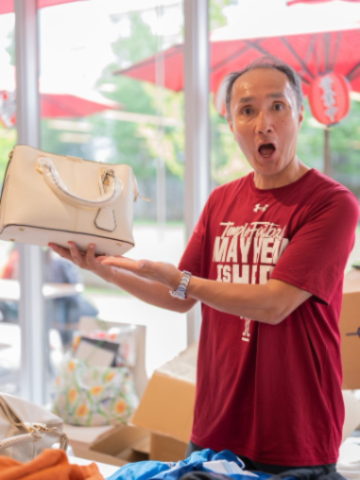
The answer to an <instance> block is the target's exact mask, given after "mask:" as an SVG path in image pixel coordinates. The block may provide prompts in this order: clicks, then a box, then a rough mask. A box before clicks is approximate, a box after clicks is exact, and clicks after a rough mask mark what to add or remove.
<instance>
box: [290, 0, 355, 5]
mask: <svg viewBox="0 0 360 480" xmlns="http://www.w3.org/2000/svg"><path fill="white" fill-rule="evenodd" d="M333 1H334V0H290V1H289V2H287V3H286V5H289V6H291V5H295V4H296V3H310V4H314V3H326V2H333ZM341 1H342V2H352V3H355V2H360V0H341Z"/></svg>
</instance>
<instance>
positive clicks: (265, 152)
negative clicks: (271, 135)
mask: <svg viewBox="0 0 360 480" xmlns="http://www.w3.org/2000/svg"><path fill="white" fill-rule="evenodd" d="M258 150H259V153H260V155H262V156H263V157H265V158H268V157H271V155H272V154H273V153H274V152H275V150H276V147H275V145H274V144H273V143H263V144H262V145H260V147H259V149H258Z"/></svg>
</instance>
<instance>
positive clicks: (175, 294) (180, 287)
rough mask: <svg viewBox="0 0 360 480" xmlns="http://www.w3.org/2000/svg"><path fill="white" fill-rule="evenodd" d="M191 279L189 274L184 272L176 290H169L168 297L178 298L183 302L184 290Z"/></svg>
mask: <svg viewBox="0 0 360 480" xmlns="http://www.w3.org/2000/svg"><path fill="white" fill-rule="evenodd" d="M190 278H191V273H190V272H187V271H184V272H183V274H182V277H181V280H180V283H179V285H178V287H177V289H176V290H170V292H169V293H170V295H171V296H172V297H175V298H180V299H181V300H185V298H186V290H187V288H188V285H189V282H190Z"/></svg>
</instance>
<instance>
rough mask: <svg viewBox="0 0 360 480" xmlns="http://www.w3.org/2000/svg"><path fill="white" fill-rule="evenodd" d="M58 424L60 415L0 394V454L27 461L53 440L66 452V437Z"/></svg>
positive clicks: (59, 423)
mask: <svg viewBox="0 0 360 480" xmlns="http://www.w3.org/2000/svg"><path fill="white" fill-rule="evenodd" d="M62 427H63V421H62V420H61V418H59V417H57V416H56V415H54V414H53V413H51V412H49V411H47V410H45V408H43V407H39V406H38V405H35V404H33V403H31V402H28V401H27V400H22V399H21V398H18V397H14V396H13V395H8V394H5V393H1V394H0V455H5V456H7V457H11V458H14V459H15V460H18V461H20V462H27V461H29V460H32V459H33V458H35V457H36V456H37V455H39V454H40V453H41V452H42V451H43V450H44V449H45V448H50V447H51V446H52V445H53V444H54V443H59V444H60V448H61V449H62V450H65V451H66V450H67V447H68V438H67V436H66V434H65V433H63V432H62Z"/></svg>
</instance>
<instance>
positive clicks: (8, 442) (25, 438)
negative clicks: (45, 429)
mask: <svg viewBox="0 0 360 480" xmlns="http://www.w3.org/2000/svg"><path fill="white" fill-rule="evenodd" d="M39 438H40V436H39V435H38V434H36V433H35V432H32V433H25V434H23V435H15V436H14V437H9V438H6V439H5V440H2V441H1V442H0V452H1V451H2V450H5V449H7V448H10V447H14V446H17V445H22V444H23V443H31V442H36V441H37V440H38V439H39Z"/></svg>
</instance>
